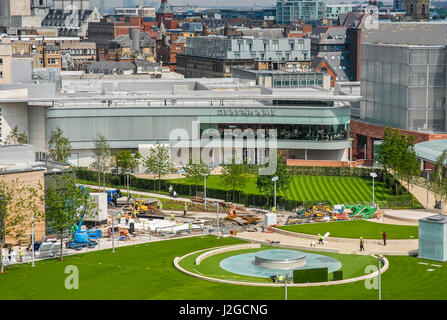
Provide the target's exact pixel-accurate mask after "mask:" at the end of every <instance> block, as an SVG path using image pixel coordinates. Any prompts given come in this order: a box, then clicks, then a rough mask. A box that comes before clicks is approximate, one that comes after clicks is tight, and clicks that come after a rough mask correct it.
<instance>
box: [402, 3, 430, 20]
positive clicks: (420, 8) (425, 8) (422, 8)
mask: <svg viewBox="0 0 447 320" xmlns="http://www.w3.org/2000/svg"><path fill="white" fill-rule="evenodd" d="M405 17H406V18H408V19H409V20H411V21H428V20H430V0H405Z"/></svg>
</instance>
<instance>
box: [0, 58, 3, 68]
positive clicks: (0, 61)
mask: <svg viewBox="0 0 447 320" xmlns="http://www.w3.org/2000/svg"><path fill="white" fill-rule="evenodd" d="M2 65H3V58H0V66H2Z"/></svg>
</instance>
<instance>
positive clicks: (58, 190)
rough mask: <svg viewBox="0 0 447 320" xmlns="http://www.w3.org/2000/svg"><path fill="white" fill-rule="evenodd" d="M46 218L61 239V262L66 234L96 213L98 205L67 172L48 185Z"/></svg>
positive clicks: (73, 176)
mask: <svg viewBox="0 0 447 320" xmlns="http://www.w3.org/2000/svg"><path fill="white" fill-rule="evenodd" d="M45 201H46V217H47V221H48V224H49V225H50V227H51V228H52V229H54V230H56V231H57V232H58V233H59V235H60V238H61V247H60V260H61V261H63V239H64V232H65V231H67V230H69V229H70V228H72V227H73V226H75V225H76V224H77V223H78V222H79V221H80V219H83V217H84V215H85V216H92V215H94V214H95V213H96V203H95V201H94V200H93V199H92V198H91V197H90V196H89V194H88V192H86V191H85V190H83V189H81V188H79V187H77V186H76V176H75V174H74V173H71V172H67V173H63V174H60V175H53V176H51V177H50V178H49V179H48V180H47V183H46V192H45Z"/></svg>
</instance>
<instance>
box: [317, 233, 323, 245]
mask: <svg viewBox="0 0 447 320" xmlns="http://www.w3.org/2000/svg"><path fill="white" fill-rule="evenodd" d="M323 240H324V238H323V236H322V235H321V234H318V244H324V241H323Z"/></svg>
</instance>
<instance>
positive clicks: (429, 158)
mask: <svg viewBox="0 0 447 320" xmlns="http://www.w3.org/2000/svg"><path fill="white" fill-rule="evenodd" d="M446 149H447V139H437V140H429V141H424V142H420V143H416V144H415V145H414V151H415V152H416V155H417V157H418V159H419V161H420V162H421V163H422V166H421V167H422V169H424V170H427V169H430V170H432V171H433V170H434V169H435V165H436V162H437V159H438V157H439V156H440V155H441V154H442V152H443V151H444V150H446ZM445 165H446V166H447V163H446V164H445Z"/></svg>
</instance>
